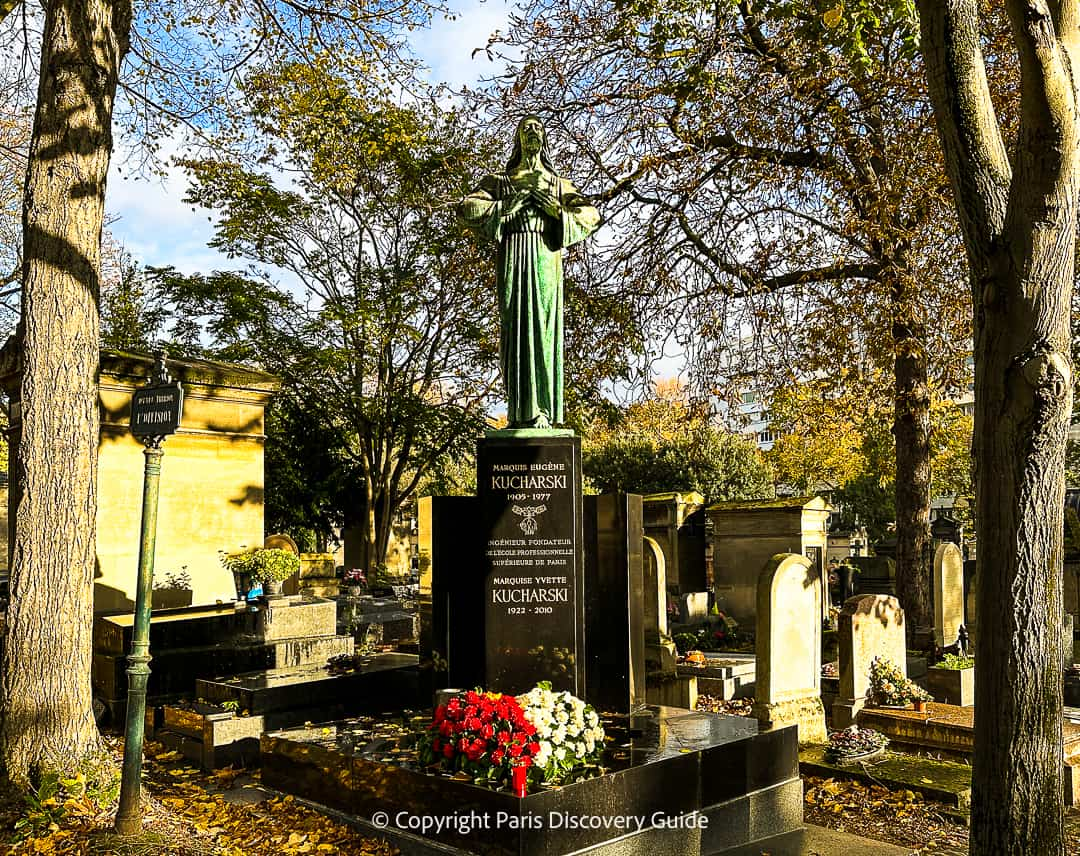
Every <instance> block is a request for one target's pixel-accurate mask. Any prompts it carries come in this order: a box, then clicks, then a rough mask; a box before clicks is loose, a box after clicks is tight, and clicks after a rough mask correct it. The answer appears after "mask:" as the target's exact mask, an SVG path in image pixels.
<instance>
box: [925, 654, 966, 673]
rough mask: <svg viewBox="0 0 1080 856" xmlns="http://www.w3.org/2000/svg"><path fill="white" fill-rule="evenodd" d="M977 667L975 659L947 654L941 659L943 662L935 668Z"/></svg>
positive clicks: (957, 668) (958, 668)
mask: <svg viewBox="0 0 1080 856" xmlns="http://www.w3.org/2000/svg"><path fill="white" fill-rule="evenodd" d="M974 665H975V658H974V657H969V656H967V655H966V654H965V655H964V656H962V657H961V656H960V655H959V654H946V655H945V656H944V657H942V658H941V662H940V663H938V664H936V665H935V666H934V668H935V669H955V670H957V671H959V670H960V669H970V668H971V667H972V666H974Z"/></svg>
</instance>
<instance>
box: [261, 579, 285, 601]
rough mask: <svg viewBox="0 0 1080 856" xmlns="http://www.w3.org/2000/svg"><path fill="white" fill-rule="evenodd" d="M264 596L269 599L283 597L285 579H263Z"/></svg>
mask: <svg viewBox="0 0 1080 856" xmlns="http://www.w3.org/2000/svg"><path fill="white" fill-rule="evenodd" d="M262 585H263V597H265V598H266V599H267V600H276V599H277V598H279V597H281V589H282V586H284V581H283V580H263V584H262Z"/></svg>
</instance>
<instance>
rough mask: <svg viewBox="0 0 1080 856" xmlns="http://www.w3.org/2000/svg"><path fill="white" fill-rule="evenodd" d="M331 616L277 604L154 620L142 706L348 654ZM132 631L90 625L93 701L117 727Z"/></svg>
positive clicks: (185, 612)
mask: <svg viewBox="0 0 1080 856" xmlns="http://www.w3.org/2000/svg"><path fill="white" fill-rule="evenodd" d="M336 616H337V604H335V603H334V602H333V601H331V600H321V599H319V598H305V597H283V598H279V599H277V600H274V601H271V602H270V603H268V604H266V605H264V606H263V607H261V608H260V609H257V610H254V611H252V610H250V609H247V608H239V609H238V608H236V607H235V606H234V605H233V604H229V605H228V606H220V607H192V608H186V609H177V610H168V611H163V612H158V613H154V614H153V615H152V616H151V619H150V654H151V656H152V657H153V660H152V662H151V663H150V678H149V681H148V684H147V699H148V701H149V703H150V704H153V703H159V702H163V701H166V700H170V699H175V698H178V697H179V696H182V695H185V694H190V693H191V692H192V691H193V690H194V689H195V682H196V681H197V680H198V679H199V678H214V677H217V676H220V675H235V674H238V673H241V672H251V671H253V670H256V669H273V668H286V667H294V666H302V665H306V664H312V663H314V664H318V665H320V666H321V665H322V664H324V663H325V662H326V661H327V659H328V658H330V657H333V656H336V655H338V654H351V653H352V651H353V640H352V639H351V638H350V637H348V636H338V635H336V627H337V618H336ZM133 623H134V622H133V616H131V615H130V614H124V615H111V616H98V617H97V618H96V619H95V620H94V657H93V665H92V670H91V677H92V683H93V687H94V694H95V695H96V696H97V697H98V698H99V699H100V700H101V701H102V702H103V703H104V704H105V706H106V708H107V709H108V710H109V712H110V713H111V715H112V716H113V719H114V721H117V722H119V721H122V717H123V715H124V710H125V709H126V706H127V656H128V654H129V653H130V650H131V633H132V629H133Z"/></svg>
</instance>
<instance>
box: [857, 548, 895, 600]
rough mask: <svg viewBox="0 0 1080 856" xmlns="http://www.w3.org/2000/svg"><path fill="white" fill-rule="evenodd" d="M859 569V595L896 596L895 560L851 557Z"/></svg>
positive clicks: (885, 557) (880, 557) (889, 558)
mask: <svg viewBox="0 0 1080 856" xmlns="http://www.w3.org/2000/svg"><path fill="white" fill-rule="evenodd" d="M849 561H850V562H851V563H852V564H853V565H855V567H856V568H858V569H859V574H858V589H859V594H888V595H895V594H896V560H895V559H894V558H892V557H890V556H882V555H877V556H852V557H851V559H850V560H849Z"/></svg>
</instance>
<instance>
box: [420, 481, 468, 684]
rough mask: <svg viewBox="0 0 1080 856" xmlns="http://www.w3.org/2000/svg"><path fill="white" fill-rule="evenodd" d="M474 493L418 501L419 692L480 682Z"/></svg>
mask: <svg viewBox="0 0 1080 856" xmlns="http://www.w3.org/2000/svg"><path fill="white" fill-rule="evenodd" d="M479 514H480V503H479V501H478V500H477V498H476V497H475V496H425V497H421V499H420V501H419V514H418V517H419V519H418V521H417V522H418V527H417V528H418V530H419V534H420V543H419V553H420V558H419V564H420V599H419V608H420V681H421V687H422V691H426V692H432V691H434V690H436V689H441V688H443V687H463V688H471V687H476V686H480V685H481V684H483V683H484V601H483V591H484V569H483V566H482V555H481V551H480V536H481V533H480V532H479V530H478V526H477V519H478V517H479Z"/></svg>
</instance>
